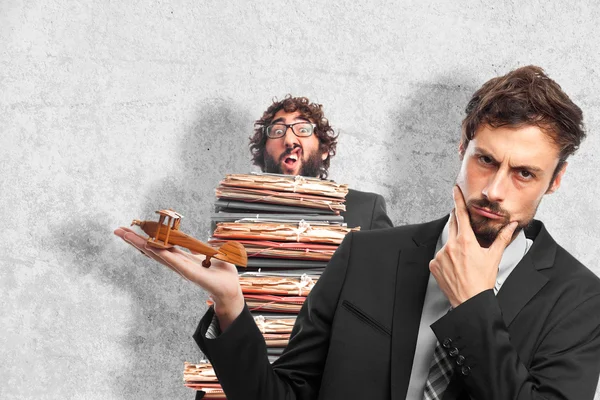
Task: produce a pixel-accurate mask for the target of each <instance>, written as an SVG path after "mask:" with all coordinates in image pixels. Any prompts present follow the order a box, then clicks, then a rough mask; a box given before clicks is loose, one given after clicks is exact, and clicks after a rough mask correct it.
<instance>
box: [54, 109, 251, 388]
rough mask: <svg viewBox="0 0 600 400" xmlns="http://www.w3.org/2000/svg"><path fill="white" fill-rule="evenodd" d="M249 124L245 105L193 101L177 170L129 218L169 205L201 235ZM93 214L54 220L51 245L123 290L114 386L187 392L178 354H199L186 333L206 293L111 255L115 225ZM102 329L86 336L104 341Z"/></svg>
mask: <svg viewBox="0 0 600 400" xmlns="http://www.w3.org/2000/svg"><path fill="white" fill-rule="evenodd" d="M252 123H253V119H252V117H251V116H250V115H249V112H248V111H247V110H246V109H244V108H242V107H239V106H238V105H237V104H234V103H232V102H228V101H225V100H220V99H212V100H207V101H205V102H203V103H202V104H200V105H199V115H198V117H197V118H196V120H195V122H194V123H193V124H192V125H191V126H189V127H187V128H185V129H186V133H185V134H184V136H183V141H182V142H181V145H180V152H179V154H180V156H179V159H178V160H173V163H174V165H176V166H178V168H175V170H176V171H178V174H177V175H173V176H171V177H169V178H167V179H164V180H163V181H162V182H160V183H159V184H157V185H156V186H155V187H154V188H152V189H151V190H150V191H149V192H148V193H147V194H146V202H145V204H144V205H143V206H141V207H140V209H141V213H142V215H137V216H136V215H132V216H131V218H132V219H133V218H139V219H151V220H155V215H156V214H155V213H154V211H155V210H158V209H161V208H173V209H174V210H176V211H178V212H180V213H181V214H183V215H184V216H185V217H187V218H184V219H183V220H182V227H181V229H182V230H183V231H184V232H186V233H188V234H191V235H193V236H195V237H197V238H199V239H201V240H206V239H207V238H208V236H209V228H210V219H209V214H210V212H211V211H212V209H213V207H212V202H213V201H214V189H215V187H216V185H217V184H218V182H219V181H220V179H221V178H222V177H223V176H224V174H225V173H231V172H247V171H248V170H249V169H250V163H249V159H250V152H249V150H248V137H249V136H250V133H251V130H252ZM90 217H94V218H93V219H91V218H90ZM96 217H99V216H97V215H89V216H88V217H87V218H86V217H83V218H81V219H80V220H71V221H69V223H68V224H65V225H63V226H62V227H60V228H59V229H61V232H69V234H68V235H69V236H68V237H62V238H61V240H60V241H57V243H56V245H57V246H58V247H59V248H60V250H61V251H62V252H63V253H64V254H65V257H69V258H71V259H72V258H73V255H74V258H75V260H73V261H72V262H73V264H75V266H76V268H78V272H79V273H80V274H82V275H88V274H93V275H96V278H97V279H98V280H99V281H100V282H102V283H104V284H109V285H112V286H114V287H116V288H118V289H120V290H121V291H123V292H126V293H129V297H130V299H131V302H132V303H131V305H130V311H131V318H129V320H128V321H127V322H128V323H129V325H128V326H127V327H126V328H127V329H126V331H127V333H126V335H122V334H119V335H114V337H120V338H123V339H122V340H123V341H122V342H121V343H119V344H120V345H121V347H122V348H123V349H124V353H125V354H119V356H121V357H122V358H123V359H125V360H126V365H127V366H126V368H123V369H122V370H120V371H115V374H114V376H113V377H112V378H111V380H112V385H113V392H114V393H115V394H117V393H118V394H120V395H121V396H122V398H124V399H130V398H147V399H150V398H152V399H167V398H185V397H188V398H192V397H193V395H194V394H193V392H192V391H191V390H190V389H187V388H185V387H184V386H183V382H182V380H183V361H186V360H187V361H191V362H197V361H199V360H200V359H201V358H202V355H201V353H200V351H199V350H198V349H197V347H196V344H195V343H194V342H193V339H192V337H191V335H192V333H193V332H194V330H195V327H196V325H197V323H198V321H199V320H200V317H201V316H202V315H203V314H204V311H205V310H206V299H207V297H206V294H205V293H204V292H203V291H202V290H201V289H200V288H199V287H197V286H195V285H194V284H192V283H190V282H186V281H184V280H183V279H182V278H181V277H179V276H178V275H176V274H174V273H173V272H172V271H170V270H169V269H167V268H165V267H163V266H161V265H159V264H158V263H156V262H154V261H151V260H150V259H148V258H146V257H144V256H142V255H141V254H139V253H138V252H136V251H134V250H132V249H130V248H125V247H123V252H122V253H116V254H115V253H114V248H111V246H112V244H109V240H108V238H110V237H112V231H113V229H114V228H115V227H113V226H104V225H102V224H99V223H97V222H93V221H102V220H107V219H108V218H106V216H103V217H104V218H96ZM119 256H120V257H119ZM100 303H101V301H100ZM108 333H109V335H108V336H109V337H105V338H101V337H97V338H90V340H103V339H107V340H110V334H111V332H108ZM100 356H104V357H110V355H100Z"/></svg>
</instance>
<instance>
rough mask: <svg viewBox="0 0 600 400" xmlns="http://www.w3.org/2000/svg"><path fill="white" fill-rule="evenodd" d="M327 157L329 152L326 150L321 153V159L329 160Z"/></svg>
mask: <svg viewBox="0 0 600 400" xmlns="http://www.w3.org/2000/svg"><path fill="white" fill-rule="evenodd" d="M327 157H329V152H328V151H326V152H324V153H322V154H321V160H323V161H325V160H327Z"/></svg>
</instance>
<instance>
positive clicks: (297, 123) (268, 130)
mask: <svg viewBox="0 0 600 400" xmlns="http://www.w3.org/2000/svg"><path fill="white" fill-rule="evenodd" d="M300 124H303V125H310V126H312V131H311V132H310V134H308V135H299V134H298V133H296V130H295V129H294V125H300ZM275 125H283V126H285V130H284V131H283V134H282V135H281V136H271V135H270V129H269V128H271V127H272V126H275ZM316 127H317V124H313V123H312V122H304V121H303V122H294V123H293V124H284V123H282V122H277V123H275V124H271V125H268V126H265V127H264V128H263V132H264V133H265V135H267V137H268V138H269V139H281V138H282V137H284V136H285V134H286V133H287V131H288V129H290V128H291V129H292V133H293V134H294V135H296V136H297V137H311V136H312V134H313V133H315V128H316Z"/></svg>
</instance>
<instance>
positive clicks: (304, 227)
mask: <svg viewBox="0 0 600 400" xmlns="http://www.w3.org/2000/svg"><path fill="white" fill-rule="evenodd" d="M309 229H310V224H309V223H308V222H306V221H305V220H303V219H301V220H300V222H298V228H296V229H292V231H293V232H294V233H295V234H296V242H300V235H302V234H303V233H304V232H306V231H308V230H309Z"/></svg>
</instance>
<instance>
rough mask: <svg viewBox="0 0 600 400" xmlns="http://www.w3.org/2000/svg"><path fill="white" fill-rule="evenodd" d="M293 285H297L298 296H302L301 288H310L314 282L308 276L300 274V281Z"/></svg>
mask: <svg viewBox="0 0 600 400" xmlns="http://www.w3.org/2000/svg"><path fill="white" fill-rule="evenodd" d="M295 285H296V286H297V287H298V296H302V289H304V288H307V289H309V290H310V289H312V287H313V286H314V285H315V282H314V281H313V279H312V278H311V277H310V276H308V275H306V274H302V276H301V277H300V281H299V282H298V283H295Z"/></svg>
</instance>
